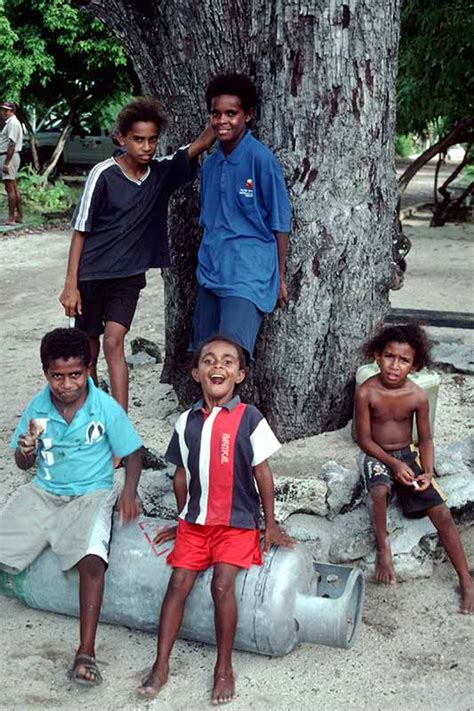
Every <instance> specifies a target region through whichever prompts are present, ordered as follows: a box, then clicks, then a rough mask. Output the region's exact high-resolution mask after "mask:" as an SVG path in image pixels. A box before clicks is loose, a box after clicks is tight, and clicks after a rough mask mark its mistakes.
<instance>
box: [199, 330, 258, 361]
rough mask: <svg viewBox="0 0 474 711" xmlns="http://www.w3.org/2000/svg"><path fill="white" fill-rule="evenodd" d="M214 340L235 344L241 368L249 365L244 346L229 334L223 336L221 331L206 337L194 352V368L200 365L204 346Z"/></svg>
mask: <svg viewBox="0 0 474 711" xmlns="http://www.w3.org/2000/svg"><path fill="white" fill-rule="evenodd" d="M214 341H223V342H224V343H228V344H229V345H230V346H233V347H234V348H235V350H236V351H237V355H238V358H239V368H240V369H241V370H242V369H244V368H245V367H246V366H247V359H246V357H245V353H244V349H243V348H242V346H241V345H239V344H238V343H237V342H236V341H233V340H232V338H228V337H227V336H222V335H221V334H220V333H216V335H215V336H209V338H205V339H204V341H202V342H201V343H200V344H199V346H198V349H197V351H195V352H194V353H193V362H192V367H193V368H197V367H198V365H199V360H200V358H201V356H202V352H203V350H204V348H205V347H206V346H208V345H209V343H214Z"/></svg>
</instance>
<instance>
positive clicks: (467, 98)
mask: <svg viewBox="0 0 474 711" xmlns="http://www.w3.org/2000/svg"><path fill="white" fill-rule="evenodd" d="M473 38H474V13H473V12H472V3H471V1H470V0H436V1H431V2H426V0H406V2H405V3H404V5H403V9H402V23H401V38H400V54H399V74H398V84H397V114H398V116H397V128H398V130H399V131H400V132H401V133H405V134H406V133H408V132H410V131H414V132H416V133H420V134H423V133H426V132H427V131H428V128H429V124H430V123H431V124H433V123H434V122H437V121H439V120H440V117H442V121H443V125H442V126H440V127H439V128H440V129H441V130H440V134H441V135H445V134H446V133H447V132H448V131H449V130H450V129H451V128H452V127H453V126H454V125H455V124H456V123H457V122H458V121H459V120H460V119H462V118H465V117H467V116H469V115H472V113H473V98H472V97H473V96H474V64H473V62H474V59H473V58H474V46H473Z"/></svg>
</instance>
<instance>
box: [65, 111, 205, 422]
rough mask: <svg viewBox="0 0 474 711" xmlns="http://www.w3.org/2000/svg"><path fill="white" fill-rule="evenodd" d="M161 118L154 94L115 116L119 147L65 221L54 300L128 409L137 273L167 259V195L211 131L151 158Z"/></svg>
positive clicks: (140, 283) (192, 169)
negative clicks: (63, 265)
mask: <svg viewBox="0 0 474 711" xmlns="http://www.w3.org/2000/svg"><path fill="white" fill-rule="evenodd" d="M166 123H167V118H166V116H165V115H164V113H163V111H162V109H161V105H160V104H159V102H158V101H156V100H155V99H153V98H151V97H148V98H144V97H140V98H138V99H135V100H134V101H132V102H131V103H130V104H128V105H127V106H125V107H124V108H123V109H122V110H121V111H120V113H119V115H118V117H117V139H118V142H119V143H120V145H121V146H122V148H123V149H124V150H123V151H122V152H121V153H120V154H119V155H116V156H113V157H112V158H109V159H108V160H105V161H103V162H102V163H98V164H97V165H96V166H95V167H94V168H93V169H92V170H91V172H90V173H89V176H88V178H87V181H86V185H85V188H84V192H83V194H82V197H81V199H80V202H79V204H78V205H77V207H76V210H75V212H74V215H73V219H72V227H73V229H74V232H73V235H72V241H71V246H70V250H69V261H68V266H67V274H66V281H65V286H64V289H63V291H62V293H61V296H60V302H61V303H62V305H63V306H64V309H65V312H66V315H67V316H75V317H76V325H77V326H78V327H79V328H81V329H82V330H84V331H85V332H86V333H87V335H88V336H89V340H90V344H91V351H92V367H91V374H92V377H93V379H94V381H95V383H96V384H97V373H96V363H97V359H98V357H99V351H100V336H101V335H102V334H103V336H104V337H103V343H102V346H103V350H104V356H105V359H106V361H107V366H108V369H109V376H110V387H111V392H112V395H113V397H114V398H115V399H116V400H117V402H119V403H120V404H121V405H122V407H123V408H124V410H125V411H127V409H128V368H127V364H126V361H125V352H124V342H125V336H126V334H127V332H128V331H129V329H130V326H131V323H132V320H133V316H134V314H135V309H136V306H137V302H138V298H139V295H140V291H141V289H143V288H144V286H145V285H146V278H145V272H146V271H147V270H148V269H150V268H152V267H168V266H169V264H170V256H169V248H168V240H167V234H166V224H167V219H168V202H169V199H170V196H171V194H172V193H173V192H174V191H175V190H176V189H177V188H179V187H180V186H181V185H183V184H184V183H186V182H188V181H190V180H192V179H193V178H194V177H195V175H196V171H197V161H196V160H195V159H196V158H197V156H198V155H199V154H200V153H202V152H203V151H205V150H207V149H208V148H209V147H210V146H211V145H212V143H213V142H214V140H215V137H214V133H213V131H212V130H211V128H210V127H209V128H207V129H206V130H204V131H203V132H202V133H201V135H200V136H199V137H198V138H197V139H196V140H195V141H194V142H193V143H191V144H190V145H189V146H185V147H183V148H180V149H178V150H177V151H176V153H174V154H173V155H167V156H164V157H162V158H156V157H155V151H156V147H157V143H158V137H159V135H160V133H161V132H162V130H163V128H164V127H165V126H166Z"/></svg>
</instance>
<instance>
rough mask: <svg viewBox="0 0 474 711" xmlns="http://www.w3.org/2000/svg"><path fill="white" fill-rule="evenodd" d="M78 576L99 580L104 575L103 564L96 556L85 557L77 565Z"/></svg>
mask: <svg viewBox="0 0 474 711" xmlns="http://www.w3.org/2000/svg"><path fill="white" fill-rule="evenodd" d="M78 568H79V575H84V576H86V577H87V578H94V579H100V578H102V577H103V576H104V574H105V563H104V561H103V560H102V558H100V557H99V556H98V555H86V556H85V557H84V558H82V560H80V561H79V563H78Z"/></svg>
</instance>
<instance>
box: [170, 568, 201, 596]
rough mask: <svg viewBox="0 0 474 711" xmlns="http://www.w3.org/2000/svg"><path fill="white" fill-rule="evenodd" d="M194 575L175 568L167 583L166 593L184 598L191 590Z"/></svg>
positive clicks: (191, 572) (190, 571) (189, 571)
mask: <svg viewBox="0 0 474 711" xmlns="http://www.w3.org/2000/svg"><path fill="white" fill-rule="evenodd" d="M195 579H196V573H195V572H194V571H192V570H184V569H181V568H175V569H174V570H173V574H172V575H171V578H170V581H169V583H168V592H169V593H170V594H171V595H173V596H177V597H186V596H187V595H189V593H190V592H191V590H192V587H193V584H194V581H195Z"/></svg>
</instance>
